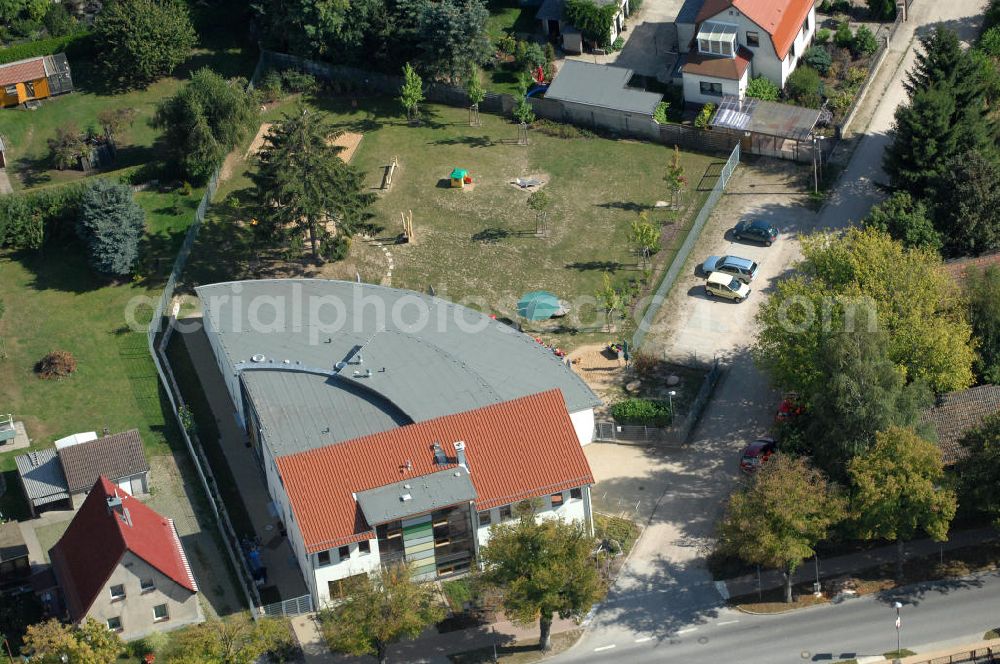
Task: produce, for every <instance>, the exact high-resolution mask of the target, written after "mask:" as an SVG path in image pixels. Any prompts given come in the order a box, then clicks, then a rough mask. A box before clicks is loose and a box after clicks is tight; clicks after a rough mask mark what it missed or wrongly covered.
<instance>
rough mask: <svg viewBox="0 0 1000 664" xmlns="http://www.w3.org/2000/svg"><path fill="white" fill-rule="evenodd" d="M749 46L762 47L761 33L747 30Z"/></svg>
mask: <svg viewBox="0 0 1000 664" xmlns="http://www.w3.org/2000/svg"><path fill="white" fill-rule="evenodd" d="M747 46H760V33H759V32H752V31H750V30H747Z"/></svg>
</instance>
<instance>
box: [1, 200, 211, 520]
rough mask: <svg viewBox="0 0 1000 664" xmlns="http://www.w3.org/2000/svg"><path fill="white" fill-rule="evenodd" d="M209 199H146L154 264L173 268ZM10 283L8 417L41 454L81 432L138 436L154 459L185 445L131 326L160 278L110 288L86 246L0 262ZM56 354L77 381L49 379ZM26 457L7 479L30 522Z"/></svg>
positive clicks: (6, 463)
mask: <svg viewBox="0 0 1000 664" xmlns="http://www.w3.org/2000/svg"><path fill="white" fill-rule="evenodd" d="M201 194H202V192H201V191H200V190H195V191H194V192H193V193H192V194H191V195H190V196H186V197H182V198H183V200H182V201H181V202H180V204H179V206H178V207H177V208H176V210H175V209H174V207H173V202H172V201H170V207H169V208H166V207H165V205H164V203H165V202H166V198H167V197H166V196H164V195H160V194H139V195H138V196H137V200H138V201H139V203H140V204H141V205H142V206H143V207H144V208H145V209H146V210H147V229H148V232H147V239H146V242H147V247H146V250H145V252H144V253H145V255H146V257H147V260H146V263H147V264H148V265H150V266H156V265H162V266H163V267H164V268H165V269H169V264H170V260H172V256H173V254H174V253H175V251H176V247H177V243H179V242H180V240H181V237H182V235H183V232H184V230H185V229H186V228H187V225H188V224H190V223H191V220H192V218H193V209H194V207H193V206H195V205H196V204H197V201H198V199H200V198H201ZM164 271H165V270H164ZM0 284H3V291H2V292H0V299H2V300H3V304H4V309H5V311H4V315H3V318H2V319H0V338H2V339H3V346H4V348H5V349H6V357H5V358H4V359H0V385H2V386H3V390H2V397H0V410H2V411H3V412H4V413H8V412H10V413H13V414H14V415H15V419H18V420H22V421H24V423H25V426H26V428H27V431H28V436H29V437H30V438H31V440H32V449H37V448H42V447H47V446H49V445H51V443H52V441H53V440H54V439H56V438H59V437H62V436H66V435H69V434H71V433H75V432H78V431H101V430H103V429H104V427H108V428H109V429H110V430H111V431H113V432H114V431H122V430H125V429H130V428H133V427H134V428H137V429H138V430H139V433H140V435H141V436H142V439H143V442H144V443H145V446H146V453H147V455H149V456H154V455H157V454H164V453H166V452H167V451H168V448H169V445H168V443H167V441H168V440H171V439H172V440H177V437H176V434H175V433H174V432H172V431H171V430H170V429H171V427H174V426H175V425H174V420H173V419H172V416H170V414H169V412H168V410H166V409H167V408H168V405H167V402H166V400H165V396H164V395H163V394H162V393H161V389H160V387H159V383H158V380H157V376H156V370H155V368H154V366H153V361H152V359H151V358H150V357H149V352H148V350H147V345H146V334H145V332H133V331H131V330H130V329H129V328H127V327H126V311H127V307H128V305H129V302H130V301H132V300H133V298H147V299H149V300H152V299H155V298H156V297H158V296H159V287H160V285H161V284H160V283H159V281H158V280H157V279H155V278H152V277H151V278H149V279H147V280H145V281H140V282H127V283H120V284H118V283H110V282H108V281H107V280H105V279H103V278H101V277H99V276H97V275H95V274H94V273H93V271H92V270H91V269H90V267H89V266H88V265H87V263H86V260H85V258H84V256H83V255H82V252H81V251H80V249H79V248H78V247H76V246H68V247H58V246H56V247H48V248H46V249H45V250H44V251H43V252H38V253H22V254H9V253H6V254H0ZM142 311H146V312H148V311H149V307H148V306H146V307H142V308H140V309H139V313H140V315H141V312H142ZM147 315H148V313H147ZM56 349H60V350H68V351H69V352H71V353H72V354H73V356H74V357H75V358H76V360H77V363H78V368H77V371H76V373H74V374H73V375H72V376H70V377H68V378H65V379H61V380H41V379H39V378H38V377H37V376H36V375H35V374H34V371H33V368H34V365H35V363H36V362H37V361H38V360H39V359H40V358H41V357H42V356H43V355H45V354H46V353H48V352H50V351H52V350H56ZM23 453H24V451H23V450H18V451H14V452H8V453H5V454H3V455H0V472H3V473H4V477H5V479H6V480H7V485H8V488H13V491H8V492H7V493H6V494H5V495H4V496H3V497H0V512H2V513H3V514H4V515H5V516H12V517H26V516H27V509H26V506H25V505H24V504H23V503H22V502H21V500H22V499H21V492H20V491H19V490H17V486H18V480H17V474H16V471H15V470H14V468H15V466H14V457H15V456H16V455H18V454H23Z"/></svg>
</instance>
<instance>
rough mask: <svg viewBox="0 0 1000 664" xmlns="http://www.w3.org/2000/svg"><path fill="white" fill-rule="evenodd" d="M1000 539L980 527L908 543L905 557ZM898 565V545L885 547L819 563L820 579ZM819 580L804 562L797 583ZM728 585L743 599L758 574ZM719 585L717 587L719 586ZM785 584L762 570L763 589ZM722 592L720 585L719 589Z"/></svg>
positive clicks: (812, 567)
mask: <svg viewBox="0 0 1000 664" xmlns="http://www.w3.org/2000/svg"><path fill="white" fill-rule="evenodd" d="M996 539H1000V531H997V529H995V528H977V529H975V530H963V531H961V532H957V533H952V534H951V536H950V538H949V539H948V541H947V542H935V541H933V540H930V539H921V540H914V541H912V542H908V543H907V544H906V549H905V550H906V557H907V559H910V558H921V557H926V556H933V555H934V554H937V553H939V552H943V551H952V550H954V549H961V548H963V547H967V546H975V545H976V544H981V543H983V542H989V541H993V540H996ZM895 562H896V546H895V545H890V546H883V547H879V548H877V549H870V550H868V551H860V552H858V553H851V554H848V555H846V556H837V557H836V558H827V559H826V560H823V559H820V560H819V577H820V578H821V579H829V578H833V577H838V576H844V575H847V574H851V573H853V572H860V571H861V570H864V569H869V568H871V567H877V566H879V565H885V564H893V563H895ZM815 579H816V566H815V564H814V563H813V561H812V560H806V561H803V563H802V564H801V565H800V566H799V568H798V569H797V570H796V571H795V574H794V582H795V583H809V582H812V581H814V580H815ZM718 583H719V584H725V588H726V591H727V592H728V593H729V597H740V596H743V595H752V594H754V593H756V592H757V589H758V586H757V575H756V574H747V575H746V576H739V577H736V578H733V579H726V580H725V581H719V582H718ZM717 585H718V584H717ZM784 585H785V578H784V576H783V575H782V573H781V572H779V571H778V570H761V574H760V589H761V590H771V589H772V588H781V587H783V586H784ZM719 588H720V592H721V586H719Z"/></svg>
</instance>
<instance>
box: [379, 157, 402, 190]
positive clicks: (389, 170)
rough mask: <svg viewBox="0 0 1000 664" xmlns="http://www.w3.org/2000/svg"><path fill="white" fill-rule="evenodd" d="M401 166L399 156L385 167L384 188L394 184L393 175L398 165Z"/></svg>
mask: <svg viewBox="0 0 1000 664" xmlns="http://www.w3.org/2000/svg"><path fill="white" fill-rule="evenodd" d="M398 166H399V157H393V158H392V162H391V163H390V164H389V165H388V166H386V167H385V177H384V178H382V189H388V188H389V187H391V186H392V176H393V174H394V173H395V172H396V167H398Z"/></svg>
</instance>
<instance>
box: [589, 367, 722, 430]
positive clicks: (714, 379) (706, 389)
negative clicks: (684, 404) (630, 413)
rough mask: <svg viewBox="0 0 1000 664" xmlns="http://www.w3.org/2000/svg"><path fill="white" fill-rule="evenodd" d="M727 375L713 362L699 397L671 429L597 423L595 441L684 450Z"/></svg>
mask: <svg viewBox="0 0 1000 664" xmlns="http://www.w3.org/2000/svg"><path fill="white" fill-rule="evenodd" d="M724 372H725V367H724V366H723V365H722V364H720V363H719V359H718V358H715V359H714V360H712V366H711V367H710V368H709V370H708V373H707V374H705V378H704V380H702V383H701V387H700V388H699V389H698V394H697V395H695V398H694V400H693V401H692V402H691V408H690V409H689V410H688V413H687V415H685V417H684V419H683V420H681V421H680V422H676V423H673V424H671V425H670V426H668V427H647V426H643V425H635V424H618V423H617V422H608V421H601V422H595V423H594V439H595V440H599V441H603V442H609V443H625V444H631V445H649V444H652V445H662V446H664V447H680V446H682V445H684V444H686V443H687V441H688V438H689V437H690V436H691V432H692V431H694V427H695V425H696V424H698V420H699V419H701V414H702V413H703V412H704V410H705V406H706V405H708V400H709V398H710V397H711V396H712V391H713V390H715V386H716V385H717V384H718V382H719V379H720V378H721V377H722V374H723V373H724Z"/></svg>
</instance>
